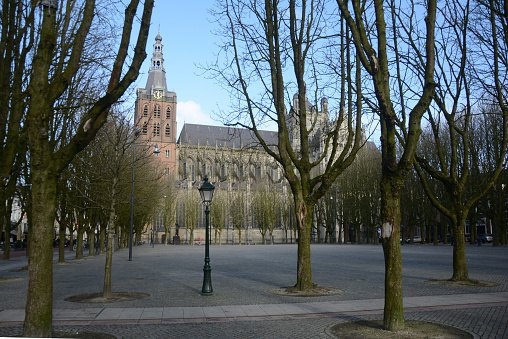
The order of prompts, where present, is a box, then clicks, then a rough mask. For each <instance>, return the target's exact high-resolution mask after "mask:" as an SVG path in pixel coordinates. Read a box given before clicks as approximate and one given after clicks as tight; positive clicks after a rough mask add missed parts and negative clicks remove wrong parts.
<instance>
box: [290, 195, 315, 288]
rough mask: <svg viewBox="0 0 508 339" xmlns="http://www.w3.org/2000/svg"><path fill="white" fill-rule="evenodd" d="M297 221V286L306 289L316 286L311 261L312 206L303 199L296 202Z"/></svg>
mask: <svg viewBox="0 0 508 339" xmlns="http://www.w3.org/2000/svg"><path fill="white" fill-rule="evenodd" d="M295 205H296V206H298V208H297V210H296V215H297V218H296V222H297V224H298V260H297V268H296V272H297V276H296V285H295V288H296V289H298V290H300V291H304V290H309V289H312V288H314V287H315V286H316V285H315V284H314V283H313V282H312V269H311V261H310V237H311V230H312V209H313V207H312V206H307V205H306V204H305V203H304V202H303V201H298V202H295Z"/></svg>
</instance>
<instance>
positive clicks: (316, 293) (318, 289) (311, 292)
mask: <svg viewBox="0 0 508 339" xmlns="http://www.w3.org/2000/svg"><path fill="white" fill-rule="evenodd" d="M270 292H271V293H273V294H277V295H285V296H290V297H326V296H329V295H336V294H341V293H344V291H343V290H339V289H338V288H331V287H324V286H317V285H316V286H314V288H311V289H308V290H304V291H300V290H298V289H297V288H295V287H282V288H275V289H272V290H270Z"/></svg>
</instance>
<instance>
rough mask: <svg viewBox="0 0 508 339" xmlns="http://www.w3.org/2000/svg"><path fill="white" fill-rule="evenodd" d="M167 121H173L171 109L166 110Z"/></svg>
mask: <svg viewBox="0 0 508 339" xmlns="http://www.w3.org/2000/svg"><path fill="white" fill-rule="evenodd" d="M166 119H171V107H168V108H166Z"/></svg>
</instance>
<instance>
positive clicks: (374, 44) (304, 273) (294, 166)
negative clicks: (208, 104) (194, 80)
mask: <svg viewBox="0 0 508 339" xmlns="http://www.w3.org/2000/svg"><path fill="white" fill-rule="evenodd" d="M213 14H214V15H215V16H216V22H217V25H218V29H217V33H218V34H219V35H220V36H221V37H223V38H224V39H223V40H224V42H225V43H224V44H223V45H222V46H221V48H220V49H219V50H218V52H217V62H215V63H212V64H210V65H206V66H204V68H205V69H206V70H207V71H208V74H210V76H211V77H213V78H214V79H222V84H223V85H224V87H225V88H226V89H228V90H229V91H230V93H231V95H232V97H234V98H235V100H234V101H233V102H234V103H235V104H234V107H233V108H232V109H230V110H228V111H227V112H234V114H231V113H229V114H224V115H223V118H224V122H225V123H226V124H232V125H240V126H242V127H244V128H248V129H250V130H251V131H252V132H253V133H254V134H255V135H256V136H257V138H258V140H259V142H260V144H261V145H262V147H264V149H265V151H266V152H267V153H268V154H270V155H271V156H272V157H273V158H274V159H275V160H276V161H277V162H278V163H279V164H280V166H281V167H282V168H283V171H284V176H285V178H286V179H287V181H288V183H289V186H290V188H291V191H292V194H293V199H294V205H295V214H296V219H297V227H298V237H299V242H298V261H297V276H296V285H295V286H294V288H295V289H297V290H308V289H313V288H314V287H315V284H314V283H313V281H312V270H311V260H310V257H311V253H310V242H311V232H312V227H313V226H312V225H313V217H314V209H315V207H316V204H318V201H319V200H320V199H321V198H322V197H323V196H325V195H326V194H327V192H328V191H329V190H330V189H332V185H333V184H334V182H335V181H336V179H337V178H338V177H340V176H341V175H342V174H344V172H345V170H346V169H347V168H348V167H349V166H351V164H352V163H353V160H354V158H355V156H356V155H357V153H358V152H359V150H360V149H361V146H362V144H363V139H362V138H361V134H362V133H361V132H362V123H366V122H368V121H372V122H373V123H374V125H372V126H370V127H368V129H370V130H372V129H374V130H375V129H376V128H379V129H380V135H381V137H380V140H381V144H380V148H381V164H380V172H381V176H380V180H379V181H380V185H379V187H380V189H379V196H380V207H379V210H380V216H381V217H380V223H381V238H382V244H383V252H384V257H385V309H384V328H385V329H386V330H398V329H402V328H404V317H403V306H402V259H401V250H400V240H399V239H400V236H401V234H400V225H401V220H402V215H401V195H402V192H403V187H404V183H405V182H406V179H407V176H408V174H409V173H410V172H411V171H412V170H413V168H414V169H415V170H416V171H417V173H418V176H419V177H420V179H421V181H422V183H423V187H424V188H425V194H426V195H427V196H428V197H429V199H430V201H431V202H432V204H433V206H435V208H436V209H438V210H439V212H441V213H442V214H443V215H445V216H446V217H447V218H448V219H449V220H450V224H451V227H452V232H453V234H454V236H455V246H454V255H453V258H454V259H453V260H454V262H453V267H454V272H453V277H452V279H453V280H463V281H468V280H469V276H468V272H467V263H466V259H465V247H464V246H465V239H464V223H465V220H466V218H467V215H468V213H469V210H470V209H471V208H472V206H473V205H474V204H476V203H477V202H478V201H479V200H480V198H481V197H482V196H484V195H485V194H486V193H487V192H488V191H489V190H490V189H491V187H492V186H493V185H494V183H495V182H496V179H497V178H498V177H499V175H500V174H501V172H502V170H503V164H504V163H505V161H506V145H507V141H508V129H507V128H508V108H507V107H506V93H507V88H506V83H507V82H506V77H507V69H508V62H507V60H508V58H506V55H507V50H508V35H507V33H506V32H507V29H506V28H507V27H508V6H507V4H506V1H504V2H503V1H501V0H488V1H487V0H471V1H470V0H447V1H444V2H440V4H439V8H438V6H437V1H435V0H428V1H424V2H417V1H397V0H391V1H383V0H374V1H371V2H364V1H360V0H350V1H347V0H346V1H344V0H336V1H327V0H313V1H306V0H300V1H295V0H288V1H283V2H281V1H271V0H264V1H248V0H227V1H220V2H217V4H216V8H215V10H214V12H213ZM294 93H297V96H298V103H299V107H298V109H296V110H294V111H293V110H292V111H291V112H287V111H286V103H287V102H291V98H292V96H293V94H294ZM307 96H312V99H311V101H312V102H315V103H317V102H319V101H318V97H323V96H324V97H327V98H329V101H328V102H329V106H330V107H335V110H336V111H337V114H336V119H335V120H334V121H332V122H331V124H332V127H333V128H331V129H330V131H328V132H326V133H322V135H321V137H322V142H323V143H324V147H323V149H324V151H322V152H321V154H319V155H318V157H316V154H315V151H316V150H315V148H313V147H311V145H310V136H314V135H315V133H316V131H315V130H314V129H315V127H316V120H315V119H314V118H313V116H312V115H309V114H308V110H307V108H308V107H307V102H308V101H307ZM483 105H491V106H493V107H495V109H493V110H489V112H490V114H491V115H494V116H496V117H497V119H498V121H499V123H498V125H499V131H500V134H499V137H498V138H497V140H496V142H493V140H491V142H490V143H489V145H492V147H487V149H483V150H482V152H488V151H487V150H491V151H490V154H491V156H492V159H494V162H493V165H492V167H491V170H489V171H486V170H484V171H482V173H484V176H483V177H482V178H481V179H479V178H478V177H476V180H477V181H476V182H475V183H477V184H478V185H477V186H476V187H475V188H474V189H473V191H472V194H471V195H469V196H468V195H467V194H466V192H465V187H466V186H465V185H466V182H468V180H471V179H472V178H471V177H470V174H472V173H471V168H470V161H471V156H470V154H469V152H470V142H469V129H470V128H471V126H472V124H473V117H474V115H475V113H477V112H480V111H481V109H480V107H482V106H483ZM288 113H289V114H291V115H292V116H293V117H294V118H295V119H297V121H298V122H299V131H298V138H296V139H295V138H294V137H293V135H292V134H291V133H290V132H289V131H288V129H287V122H286V118H287V115H286V114H288ZM372 113H373V114H372ZM313 119H314V120H313ZM266 123H276V124H277V131H278V141H277V144H276V145H275V146H277V151H274V150H273V146H274V145H270V144H268V143H267V141H265V140H263V138H262V136H261V134H260V133H259V132H258V131H259V129H260V128H261V127H262V126H264V124H266ZM343 123H346V125H347V128H348V132H349V133H348V138H347V140H339V127H340V126H342V125H343ZM427 128H428V130H429V133H428V134H425V135H424V136H423V138H421V139H422V141H421V142H419V141H420V136H421V135H422V131H423V130H424V129H427ZM295 140H297V141H296V142H297V143H298V144H297V145H295V144H294V142H295ZM429 140H432V142H431V143H430V145H429V144H428V142H429ZM445 140H446V141H445ZM426 143H427V144H426ZM339 144H341V145H342V146H344V147H343V148H341V147H339ZM430 149H432V152H433V153H432V154H433V156H432V157H427V154H426V152H425V151H427V150H430ZM482 156H483V154H476V159H478V161H479V164H480V166H482V167H483V166H484V165H483V161H481V160H480V159H482ZM318 167H321V168H324V170H322V171H319V172H317V171H316V170H313V169H316V168H318ZM434 183H438V184H439V185H440V187H441V188H440V189H441V190H442V192H443V193H444V194H442V195H438V194H437V193H436V192H437V191H436V187H434V186H433V184H434ZM356 217H357V219H360V216H359V215H357V216H356ZM363 222H364V223H369V222H370V221H369V220H364V221H363Z"/></svg>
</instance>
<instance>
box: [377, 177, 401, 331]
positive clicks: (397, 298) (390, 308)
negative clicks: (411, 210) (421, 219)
mask: <svg viewBox="0 0 508 339" xmlns="http://www.w3.org/2000/svg"><path fill="white" fill-rule="evenodd" d="M387 180H390V179H385V180H383V182H382V183H381V187H382V188H381V197H382V198H381V205H382V206H381V210H382V228H381V237H382V239H383V253H384V258H385V307H384V319H383V322H384V329H385V330H387V331H397V330H400V329H403V328H404V310H403V305H402V255H401V252H400V194H399V193H400V192H399V191H396V192H393V191H392V187H393V186H395V185H394V184H393V179H391V180H392V182H387Z"/></svg>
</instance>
